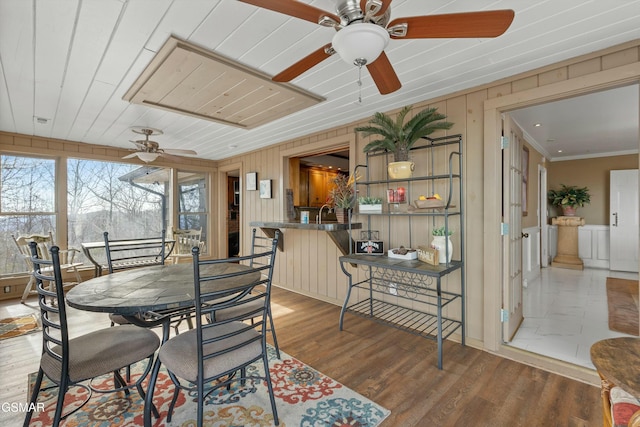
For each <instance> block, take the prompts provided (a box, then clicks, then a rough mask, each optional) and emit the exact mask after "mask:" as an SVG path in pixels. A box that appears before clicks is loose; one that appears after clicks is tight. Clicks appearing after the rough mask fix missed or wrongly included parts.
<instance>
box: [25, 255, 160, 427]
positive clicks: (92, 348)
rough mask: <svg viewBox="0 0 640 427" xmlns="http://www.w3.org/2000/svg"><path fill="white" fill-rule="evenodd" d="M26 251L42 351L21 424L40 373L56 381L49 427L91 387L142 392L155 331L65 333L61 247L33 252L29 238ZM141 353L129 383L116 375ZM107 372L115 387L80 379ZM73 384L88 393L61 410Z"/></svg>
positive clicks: (33, 404)
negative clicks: (139, 369) (45, 255)
mask: <svg viewBox="0 0 640 427" xmlns="http://www.w3.org/2000/svg"><path fill="white" fill-rule="evenodd" d="M31 254H32V257H31V261H32V262H33V271H34V273H33V275H34V278H35V281H36V289H37V291H38V300H39V306H40V312H41V315H42V319H41V321H42V356H41V358H40V367H39V369H38V374H37V377H36V380H35V384H34V386H33V392H32V393H31V400H30V405H29V406H28V408H29V411H28V412H27V413H26V416H25V420H24V426H25V427H26V426H28V425H29V422H30V421H31V416H32V414H33V408H36V401H37V399H38V395H39V393H40V391H41V390H40V387H41V386H42V380H43V378H44V376H45V375H46V376H47V377H48V378H49V379H50V380H51V381H52V382H53V383H54V384H56V385H57V386H58V397H57V402H56V410H55V415H54V418H53V424H52V425H53V426H54V427H56V426H58V425H59V423H60V421H61V420H62V419H63V418H65V417H67V416H68V415H70V414H72V413H74V412H76V411H77V410H78V409H80V408H82V406H83V405H84V403H86V402H87V401H88V400H89V398H90V397H91V392H92V391H95V392H116V391H125V393H126V394H129V389H130V388H133V387H135V388H136V389H137V390H138V393H140V396H142V398H143V399H144V397H145V392H144V389H143V388H142V385H141V384H142V382H143V381H144V380H145V378H146V376H147V374H148V373H149V370H150V369H151V365H152V362H153V358H154V354H155V351H156V350H157V349H158V348H159V346H160V339H159V338H158V336H157V335H156V334H155V333H153V332H151V331H150V330H148V329H144V328H139V327H137V326H133V325H123V326H115V327H111V328H104V329H100V330H97V331H94V332H91V333H88V334H85V335H81V336H78V337H75V338H69V331H68V324H67V310H66V303H65V297H64V292H63V289H62V273H61V270H60V249H59V248H58V247H57V246H53V247H51V249H50V254H51V259H50V260H45V259H42V258H41V256H40V255H39V254H38V248H37V244H36V243H35V242H33V243H31ZM49 281H51V282H54V283H55V286H54V288H55V289H53V290H49V289H48V288H47V287H45V285H44V283H45V282H49ZM145 359H147V363H146V366H145V369H144V371H143V373H142V375H140V377H139V378H138V379H137V380H136V381H135V383H133V384H128V383H127V382H126V381H125V380H124V379H123V378H122V376H121V375H120V370H121V369H122V368H125V367H127V366H130V365H132V364H134V363H136V362H140V361H144V360H145ZM111 373H113V375H114V383H115V384H114V388H113V389H110V390H108V391H102V390H95V389H93V388H91V387H90V386H87V385H84V384H80V383H82V382H83V381H85V380H89V379H93V378H96V377H99V376H102V375H106V374H111ZM72 385H76V386H80V387H83V388H85V389H87V391H88V393H87V398H86V400H85V402H84V403H83V404H82V405H80V406H79V407H77V408H76V409H74V410H73V411H71V412H69V413H68V414H65V415H62V410H63V407H64V398H65V395H66V393H67V390H68V389H69V387H70V386H72ZM153 411H154V415H155V416H156V417H159V414H158V412H157V410H156V409H155V407H154V408H153Z"/></svg>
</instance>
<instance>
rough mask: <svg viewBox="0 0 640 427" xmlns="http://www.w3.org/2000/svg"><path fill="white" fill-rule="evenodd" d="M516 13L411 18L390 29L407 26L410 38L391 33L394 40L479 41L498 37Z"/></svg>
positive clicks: (391, 24) (455, 14) (460, 14)
mask: <svg viewBox="0 0 640 427" xmlns="http://www.w3.org/2000/svg"><path fill="white" fill-rule="evenodd" d="M514 15H515V13H514V11H513V10H510V9H505V10H491V11H486V12H464V13H449V14H444V15H427V16H408V17H405V18H398V19H394V20H393V21H391V22H390V23H389V25H388V26H387V28H389V29H391V27H393V26H395V25H401V24H406V25H407V34H406V35H404V36H402V35H398V34H394V33H393V32H391V33H390V34H391V37H392V38H405V39H430V38H466V37H469V38H476V37H498V36H499V35H501V34H502V33H504V32H505V31H507V28H509V26H510V25H511V22H512V21H513V17H514Z"/></svg>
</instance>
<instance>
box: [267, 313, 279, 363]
mask: <svg viewBox="0 0 640 427" xmlns="http://www.w3.org/2000/svg"><path fill="white" fill-rule="evenodd" d="M267 315H268V316H269V323H270V325H271V336H272V337H273V346H274V347H275V349H276V357H277V358H278V359H282V357H280V347H279V346H278V338H276V328H275V326H273V316H271V309H269V312H268V313H267Z"/></svg>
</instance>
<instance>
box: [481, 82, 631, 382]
mask: <svg viewBox="0 0 640 427" xmlns="http://www.w3.org/2000/svg"><path fill="white" fill-rule="evenodd" d="M599 77H602V80H603V81H600V82H598V81H597V80H598V79H594V85H593V87H594V88H595V87H598V88H599V89H601V88H602V87H605V86H606V85H609V86H610V87H611V88H614V86H613V85H615V87H620V85H621V84H622V82H619V81H618V82H611V81H610V79H609V78H608V77H607V76H599ZM605 80H606V81H605ZM627 83H630V82H627ZM633 83H634V85H636V87H637V84H636V83H635V82H633ZM571 86H572V85H570V84H563V85H557V93H556V95H555V98H556V99H560V98H563V97H564V98H566V97H569V96H574V95H575V94H576V93H578V92H584V91H586V90H589V89H585V88H584V87H582V88H577V87H571ZM540 92H541V93H542V92H543V91H540ZM545 92H546V94H549V93H550V91H545ZM525 99H526V102H524V101H523V100H525ZM547 101H549V99H548V97H547V98H545V96H543V95H539V98H538V97H536V95H535V94H534V91H531V93H529V94H528V97H522V96H520V97H518V96H511V95H507V96H505V97H503V98H502V99H495V100H494V99H492V100H488V101H486V103H485V114H486V115H485V141H486V144H488V146H491V145H492V144H493V148H490V150H496V151H497V152H499V151H500V150H499V148H498V147H497V144H498V142H499V140H500V138H499V132H498V130H499V129H501V127H500V125H501V119H500V118H501V116H502V114H505V113H506V112H507V111H509V113H511V112H512V111H514V107H515V106H516V105H517V107H518V108H523V107H525V106H526V104H529V105H531V106H534V105H544V104H543V102H547ZM639 102H640V101H638V98H637V97H636V99H635V103H636V107H637V104H638V103H639ZM592 108H593V109H594V110H596V111H599V110H600V109H599V108H598V107H592ZM634 123H635V125H634V126H635V130H636V135H637V129H638V124H637V114H636V120H635V122H634ZM525 133H526V130H525ZM544 142H545V143H546V142H549V143H552V142H553V141H546V140H545V141H544ZM603 143H606V141H603ZM637 151H638V138H637V136H636V139H635V148H634V152H635V153H636V156H637ZM485 153H487V151H485ZM498 160H499V157H496V156H487V157H485V178H486V180H485V197H486V195H487V194H490V193H489V192H491V191H495V189H496V188H500V187H501V185H502V184H501V182H502V179H503V176H504V175H503V173H497V172H498V171H500V169H499V168H498V167H497V166H498V164H497V161H498ZM547 160H548V159H547ZM537 169H538V168H537V167H535V166H534V169H533V170H534V171H537ZM542 170H544V169H542ZM544 173H545V172H544V171H543V172H541V173H540V174H539V176H543V175H542V174H544ZM542 191H546V189H543V188H542V186H541V187H540V192H542ZM504 197H506V198H509V197H510V195H509V194H505V195H504ZM541 198H542V195H541V196H540V199H538V203H537V204H538V209H542V208H544V207H543V205H542V203H540V200H541ZM498 207H500V209H497V208H496V206H495V205H493V204H487V203H485V229H486V227H487V226H488V227H491V228H493V227H496V229H499V228H500V224H497V223H496V224H495V225H491V223H495V218H501V217H502V213H503V208H502V206H501V205H498ZM535 214H536V216H538V217H541V218H543V217H544V215H542V214H541V213H540V212H536V213H535ZM550 216H555V215H550ZM541 225H542V224H541ZM541 231H542V228H541ZM545 237H546V236H545ZM498 243H499V240H498V239H494V238H490V239H488V241H485V263H486V264H491V265H503V264H501V262H500V260H499V258H498V257H496V256H495V255H494V254H493V253H492V251H494V250H498V252H499V253H502V252H501V251H500V250H499V249H498V246H496V245H497V244H498ZM540 255H541V257H542V256H543V252H542V251H541V253H540ZM505 256H506V255H505ZM501 257H502V255H501ZM545 270H546V271H551V269H543V270H542V271H543V274H542V275H541V278H540V280H541V281H543V282H545V283H547V285H548V284H549V283H553V282H555V284H556V285H557V284H558V283H562V284H573V286H577V284H578V283H584V281H585V280H586V281H590V280H599V278H598V277H597V276H598V275H599V274H605V275H606V274H609V272H608V271H606V270H605V271H603V270H595V271H594V270H591V271H585V272H569V274H568V277H565V276H566V275H564V276H562V277H557V276H553V275H551V276H550V275H548V274H545ZM505 277H509V276H507V275H505V273H504V272H502V273H501V272H495V271H493V272H492V271H485V284H487V285H486V286H487V288H486V289H485V291H486V293H485V301H489V299H490V298H496V297H498V296H500V297H499V298H500V299H499V300H500V301H502V291H501V290H500V288H498V287H496V286H492V285H491V283H492V281H493V283H496V282H497V283H503V281H504V280H506V279H505ZM585 277H588V278H586V279H585ZM529 285H530V286H529V288H531V283H530V284H529ZM547 290H548V291H550V292H554V291H557V292H563V291H564V292H570V290H568V289H566V288H565V289H564V290H562V289H561V288H560V287H559V286H555V287H553V286H552V287H551V288H549V287H548V286H547ZM526 292H529V289H526V291H525V293H526ZM551 297H552V298H554V296H553V294H552V296H551ZM555 298H556V299H557V296H556V297H555ZM490 309H491V307H489V308H488V310H490ZM569 310H570V307H564V308H563V311H565V312H566V311H569ZM524 311H525V323H523V326H522V327H523V328H524V327H526V317H527V309H526V297H525V310H524ZM499 312H500V310H496V313H499ZM485 313H487V314H486V315H485V326H486V329H485V337H487V338H489V339H488V340H486V341H485V345H486V346H487V348H489V349H492V350H495V351H496V352H499V353H504V354H508V355H509V356H511V357H515V358H517V359H518V360H527V361H531V360H536V363H537V362H540V363H543V364H544V365H546V366H554V367H557V366H559V365H558V364H557V363H554V362H553V361H543V360H542V359H532V358H531V357H530V356H527V355H525V354H524V353H522V352H514V351H512V350H511V349H510V346H509V345H505V344H503V343H502V327H501V325H502V322H501V321H500V318H499V316H498V315H497V314H493V313H490V311H489V312H488V311H485ZM553 331H554V329H553V327H550V328H549V329H548V335H549V337H553V335H554V333H553ZM556 331H557V329H556ZM492 337H493V339H494V341H492V340H491V338H492ZM549 337H547V338H549ZM556 338H557V337H556ZM516 339H517V334H516ZM549 342H552V338H550V339H549ZM554 345H555V346H556V347H557V346H558V343H557V342H556V343H553V344H550V345H549V347H553V346H554ZM586 347H587V349H588V346H586ZM521 348H522V347H521ZM525 349H526V350H527V351H528V352H532V353H536V352H537V354H543V355H546V356H550V357H553V358H554V359H557V360H564V361H566V362H569V363H574V364H575V363H576V362H575V360H568V359H565V358H563V357H562V356H560V355H558V354H556V355H551V354H549V353H547V354H545V353H544V352H543V351H542V350H535V349H533V347H527V348H525ZM587 354H588V350H587ZM562 366H563V369H565V368H566V365H562ZM580 376H581V375H578V377H580Z"/></svg>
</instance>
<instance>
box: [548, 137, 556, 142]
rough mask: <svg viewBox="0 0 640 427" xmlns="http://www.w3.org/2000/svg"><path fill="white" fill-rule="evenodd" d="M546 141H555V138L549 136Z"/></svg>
mask: <svg viewBox="0 0 640 427" xmlns="http://www.w3.org/2000/svg"><path fill="white" fill-rule="evenodd" d="M547 142H556V140H555V139H554V138H549V139H547Z"/></svg>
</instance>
